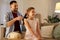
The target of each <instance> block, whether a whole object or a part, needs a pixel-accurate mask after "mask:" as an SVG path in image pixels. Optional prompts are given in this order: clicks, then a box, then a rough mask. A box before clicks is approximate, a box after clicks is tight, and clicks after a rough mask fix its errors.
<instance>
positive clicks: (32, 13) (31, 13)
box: [28, 9, 35, 18]
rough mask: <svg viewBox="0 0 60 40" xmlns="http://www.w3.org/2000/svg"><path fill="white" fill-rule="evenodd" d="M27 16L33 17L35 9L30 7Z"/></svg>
mask: <svg viewBox="0 0 60 40" xmlns="http://www.w3.org/2000/svg"><path fill="white" fill-rule="evenodd" d="M28 15H29V17H32V18H33V17H34V16H35V9H31V10H30V11H29V13H28Z"/></svg>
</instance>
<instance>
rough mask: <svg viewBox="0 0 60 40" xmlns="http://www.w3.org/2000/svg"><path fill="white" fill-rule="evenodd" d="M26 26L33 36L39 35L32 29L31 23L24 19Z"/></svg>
mask: <svg viewBox="0 0 60 40" xmlns="http://www.w3.org/2000/svg"><path fill="white" fill-rule="evenodd" d="M24 25H25V27H27V28H28V29H29V30H30V32H31V33H32V34H33V35H35V36H36V37H37V35H36V34H35V33H34V32H33V30H32V29H31V26H30V25H29V23H28V21H27V20H26V19H24Z"/></svg>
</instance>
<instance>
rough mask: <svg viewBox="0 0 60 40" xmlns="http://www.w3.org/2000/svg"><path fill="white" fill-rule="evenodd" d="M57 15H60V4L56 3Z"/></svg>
mask: <svg viewBox="0 0 60 40" xmlns="http://www.w3.org/2000/svg"><path fill="white" fill-rule="evenodd" d="M55 13H60V2H58V3H56V7H55Z"/></svg>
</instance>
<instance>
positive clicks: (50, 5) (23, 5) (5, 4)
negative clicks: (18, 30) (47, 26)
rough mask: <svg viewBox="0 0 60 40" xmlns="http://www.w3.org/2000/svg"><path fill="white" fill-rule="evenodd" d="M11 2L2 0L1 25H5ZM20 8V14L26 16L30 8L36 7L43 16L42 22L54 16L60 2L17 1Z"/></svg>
mask: <svg viewBox="0 0 60 40" xmlns="http://www.w3.org/2000/svg"><path fill="white" fill-rule="evenodd" d="M10 1H11V0H0V9H1V10H0V23H3V20H4V14H5V13H6V12H7V11H9V3H10ZM16 1H17V2H18V6H19V12H21V13H22V14H24V13H25V12H26V9H27V8H28V7H31V6H32V7H35V8H36V12H37V13H40V14H41V17H42V18H41V20H42V22H45V21H44V19H45V18H47V16H48V15H52V14H53V13H54V9H55V3H56V2H58V1H60V0H16Z"/></svg>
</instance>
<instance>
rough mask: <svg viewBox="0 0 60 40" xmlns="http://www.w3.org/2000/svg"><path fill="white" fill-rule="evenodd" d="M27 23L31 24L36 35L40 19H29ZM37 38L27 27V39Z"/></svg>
mask: <svg viewBox="0 0 60 40" xmlns="http://www.w3.org/2000/svg"><path fill="white" fill-rule="evenodd" d="M27 21H28V23H29V24H30V26H31V28H32V30H33V31H34V33H36V28H37V22H38V19H35V18H34V20H29V19H27ZM35 38H36V37H35V36H34V35H32V34H31V32H30V30H29V29H28V28H27V27H26V34H25V39H30V40H34V39H35Z"/></svg>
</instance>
